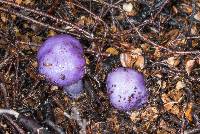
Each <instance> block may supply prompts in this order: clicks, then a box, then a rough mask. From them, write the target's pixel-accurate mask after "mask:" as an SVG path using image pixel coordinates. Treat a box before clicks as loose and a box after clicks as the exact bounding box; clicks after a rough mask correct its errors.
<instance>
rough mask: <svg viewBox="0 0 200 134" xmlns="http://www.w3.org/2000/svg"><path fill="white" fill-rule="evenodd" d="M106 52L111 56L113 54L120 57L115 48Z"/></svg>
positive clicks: (110, 48)
mask: <svg viewBox="0 0 200 134" xmlns="http://www.w3.org/2000/svg"><path fill="white" fill-rule="evenodd" d="M106 52H107V53H109V54H112V55H118V53H119V52H118V51H117V49H115V48H113V47H109V48H107V49H106Z"/></svg>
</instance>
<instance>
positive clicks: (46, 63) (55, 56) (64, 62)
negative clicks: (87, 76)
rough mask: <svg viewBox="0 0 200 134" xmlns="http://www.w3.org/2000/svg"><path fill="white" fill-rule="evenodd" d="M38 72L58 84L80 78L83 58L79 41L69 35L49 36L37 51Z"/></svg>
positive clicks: (83, 63)
mask: <svg viewBox="0 0 200 134" xmlns="http://www.w3.org/2000/svg"><path fill="white" fill-rule="evenodd" d="M37 59H38V63H39V73H41V74H43V75H44V76H45V77H46V78H47V79H48V80H49V81H50V82H52V83H54V84H56V85H58V86H68V85H71V84H74V83H76V82H77V81H79V80H80V79H82V77H83V75H84V72H85V58H84V54H83V48H82V45H81V44H80V42H79V41H78V40H77V39H75V38H74V37H72V36H70V35H56V36H53V37H49V38H48V39H47V40H46V41H45V42H44V43H43V44H42V46H41V48H40V49H39V51H38V54H37Z"/></svg>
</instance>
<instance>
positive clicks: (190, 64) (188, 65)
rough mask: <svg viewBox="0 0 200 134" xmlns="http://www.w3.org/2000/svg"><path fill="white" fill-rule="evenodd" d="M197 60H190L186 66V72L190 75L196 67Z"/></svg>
mask: <svg viewBox="0 0 200 134" xmlns="http://www.w3.org/2000/svg"><path fill="white" fill-rule="evenodd" d="M194 64H195V60H188V61H187V62H186V65H185V70H186V72H187V73H188V75H190V73H191V71H192V68H193V67H194Z"/></svg>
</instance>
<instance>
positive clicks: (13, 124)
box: [3, 114, 26, 134]
mask: <svg viewBox="0 0 200 134" xmlns="http://www.w3.org/2000/svg"><path fill="white" fill-rule="evenodd" d="M3 117H4V118H6V119H7V120H8V121H9V122H10V124H11V125H12V126H14V128H15V129H16V130H17V131H18V132H19V133H20V134H26V133H25V131H24V130H23V129H21V128H20V127H19V126H18V124H17V123H15V122H14V121H13V120H12V119H11V118H10V117H9V116H7V115H5V114H3Z"/></svg>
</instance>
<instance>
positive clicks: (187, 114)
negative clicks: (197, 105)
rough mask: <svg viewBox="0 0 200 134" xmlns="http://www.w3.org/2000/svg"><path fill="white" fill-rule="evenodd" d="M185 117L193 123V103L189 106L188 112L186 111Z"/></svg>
mask: <svg viewBox="0 0 200 134" xmlns="http://www.w3.org/2000/svg"><path fill="white" fill-rule="evenodd" d="M185 117H186V118H187V119H188V120H189V121H192V103H189V104H188V107H187V110H186V111H185Z"/></svg>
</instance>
